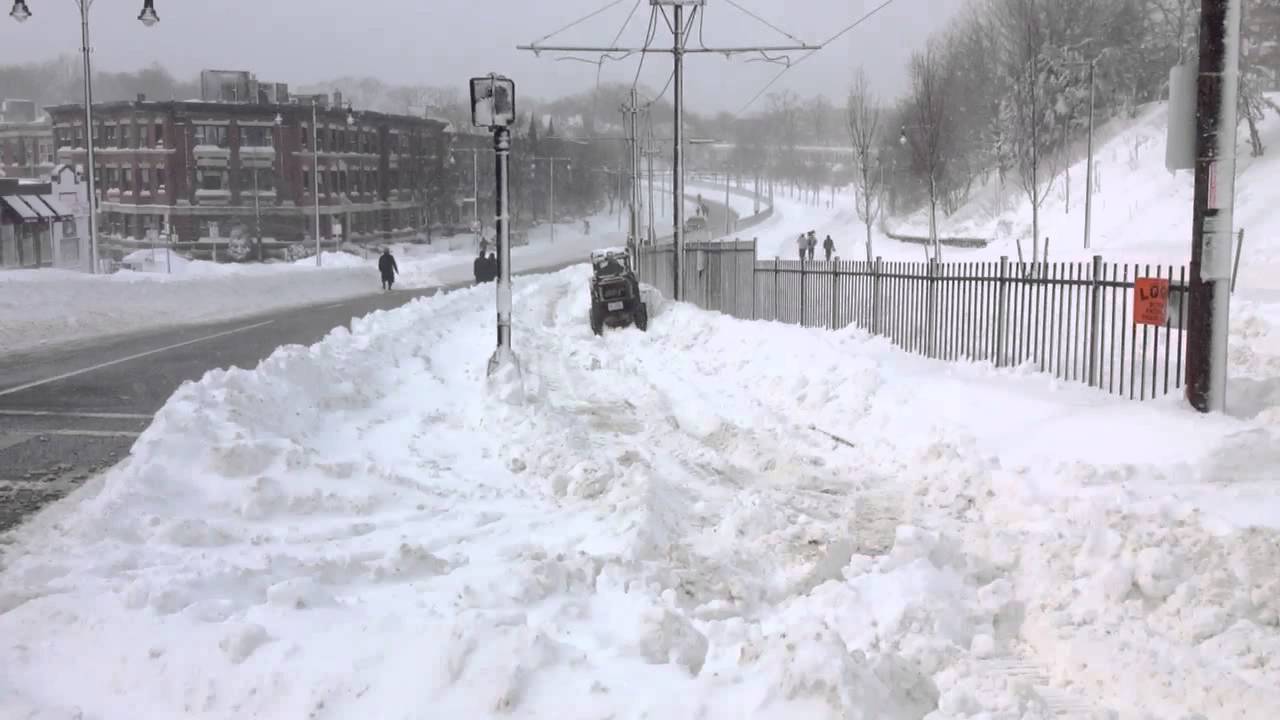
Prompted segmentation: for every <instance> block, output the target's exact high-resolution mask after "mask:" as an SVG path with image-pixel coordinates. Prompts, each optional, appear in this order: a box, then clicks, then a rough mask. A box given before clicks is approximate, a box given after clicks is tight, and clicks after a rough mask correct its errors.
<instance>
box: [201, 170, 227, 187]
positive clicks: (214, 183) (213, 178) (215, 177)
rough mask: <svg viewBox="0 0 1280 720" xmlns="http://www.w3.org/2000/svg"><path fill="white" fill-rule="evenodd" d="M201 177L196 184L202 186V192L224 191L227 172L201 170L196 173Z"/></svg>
mask: <svg viewBox="0 0 1280 720" xmlns="http://www.w3.org/2000/svg"><path fill="white" fill-rule="evenodd" d="M196 174H197V175H198V176H199V177H197V178H196V182H198V183H199V184H200V189H201V190H222V189H223V183H224V179H225V178H224V176H225V174H226V173H225V172H224V171H223V170H221V169H218V168H200V169H199V170H197V171H196Z"/></svg>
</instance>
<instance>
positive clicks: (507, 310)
mask: <svg viewBox="0 0 1280 720" xmlns="http://www.w3.org/2000/svg"><path fill="white" fill-rule="evenodd" d="M515 106H516V84H515V81H513V80H511V79H510V78H505V77H502V76H500V75H498V74H496V73H490V74H489V75H488V76H487V77H476V78H471V122H472V124H474V125H475V126H476V127H483V128H488V129H489V130H490V131H492V132H493V150H494V153H495V155H496V158H497V160H496V162H495V163H494V176H495V180H496V185H497V188H496V192H495V193H494V198H495V200H494V206H495V207H494V210H495V212H494V215H495V216H496V217H495V219H496V221H497V228H496V229H497V231H498V232H497V236H498V237H497V240H498V283H497V292H498V347H497V350H495V351H494V353H493V357H491V358H490V359H489V375H490V376H493V375H494V374H495V373H498V372H499V371H500V370H502V371H503V374H506V373H508V372H513V373H514V375H515V377H516V378H517V380H518V379H519V376H520V364H519V361H518V360H517V359H516V356H515V353H513V352H512V350H511V222H510V217H509V210H508V208H507V205H508V202H507V198H508V194H509V191H510V185H509V183H508V179H507V170H508V168H509V166H510V161H511V125H512V124H513V123H514V122H515V119H516V107H515Z"/></svg>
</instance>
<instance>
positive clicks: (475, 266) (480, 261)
mask: <svg viewBox="0 0 1280 720" xmlns="http://www.w3.org/2000/svg"><path fill="white" fill-rule="evenodd" d="M471 271H472V272H473V273H475V276H476V284H477V285H479V284H480V283H486V282H489V258H487V257H485V256H484V250H481V251H480V254H479V255H477V256H476V261H475V262H473V263H471Z"/></svg>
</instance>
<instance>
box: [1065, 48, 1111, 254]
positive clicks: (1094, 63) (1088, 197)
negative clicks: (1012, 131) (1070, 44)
mask: <svg viewBox="0 0 1280 720" xmlns="http://www.w3.org/2000/svg"><path fill="white" fill-rule="evenodd" d="M1103 52H1106V51H1105V50H1104V51H1103ZM1101 58H1102V53H1098V54H1097V55H1096V56H1094V57H1093V58H1092V59H1090V60H1086V61H1083V62H1072V63H1067V65H1074V66H1081V65H1088V66H1089V159H1088V161H1087V163H1086V168H1087V169H1086V173H1087V175H1086V176H1085V179H1084V247H1085V249H1086V250H1087V249H1088V248H1089V240H1090V235H1091V233H1092V230H1093V116H1094V111H1093V108H1094V96H1095V95H1096V89H1097V85H1096V83H1095V80H1094V78H1095V76H1096V74H1097V69H1098V60H1099V59H1101Z"/></svg>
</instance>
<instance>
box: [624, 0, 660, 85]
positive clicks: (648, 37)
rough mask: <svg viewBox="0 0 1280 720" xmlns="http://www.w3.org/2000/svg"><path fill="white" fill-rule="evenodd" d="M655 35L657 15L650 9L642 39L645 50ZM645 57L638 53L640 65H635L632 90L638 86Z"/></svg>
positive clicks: (645, 55)
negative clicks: (646, 32) (646, 27)
mask: <svg viewBox="0 0 1280 720" xmlns="http://www.w3.org/2000/svg"><path fill="white" fill-rule="evenodd" d="M657 34H658V13H657V10H653V9H651V10H650V11H649V32H648V34H646V35H645V38H644V49H645V50H648V49H649V46H650V45H651V44H653V38H654V37H655V36H657ZM614 42H617V39H616V38H615V39H614ZM646 57H648V53H644V52H642V53H640V63H639V64H638V65H636V76H635V78H634V79H633V80H632V81H631V89H632V90H635V89H636V85H638V84H640V71H641V70H643V69H644V59H645V58H646Z"/></svg>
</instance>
